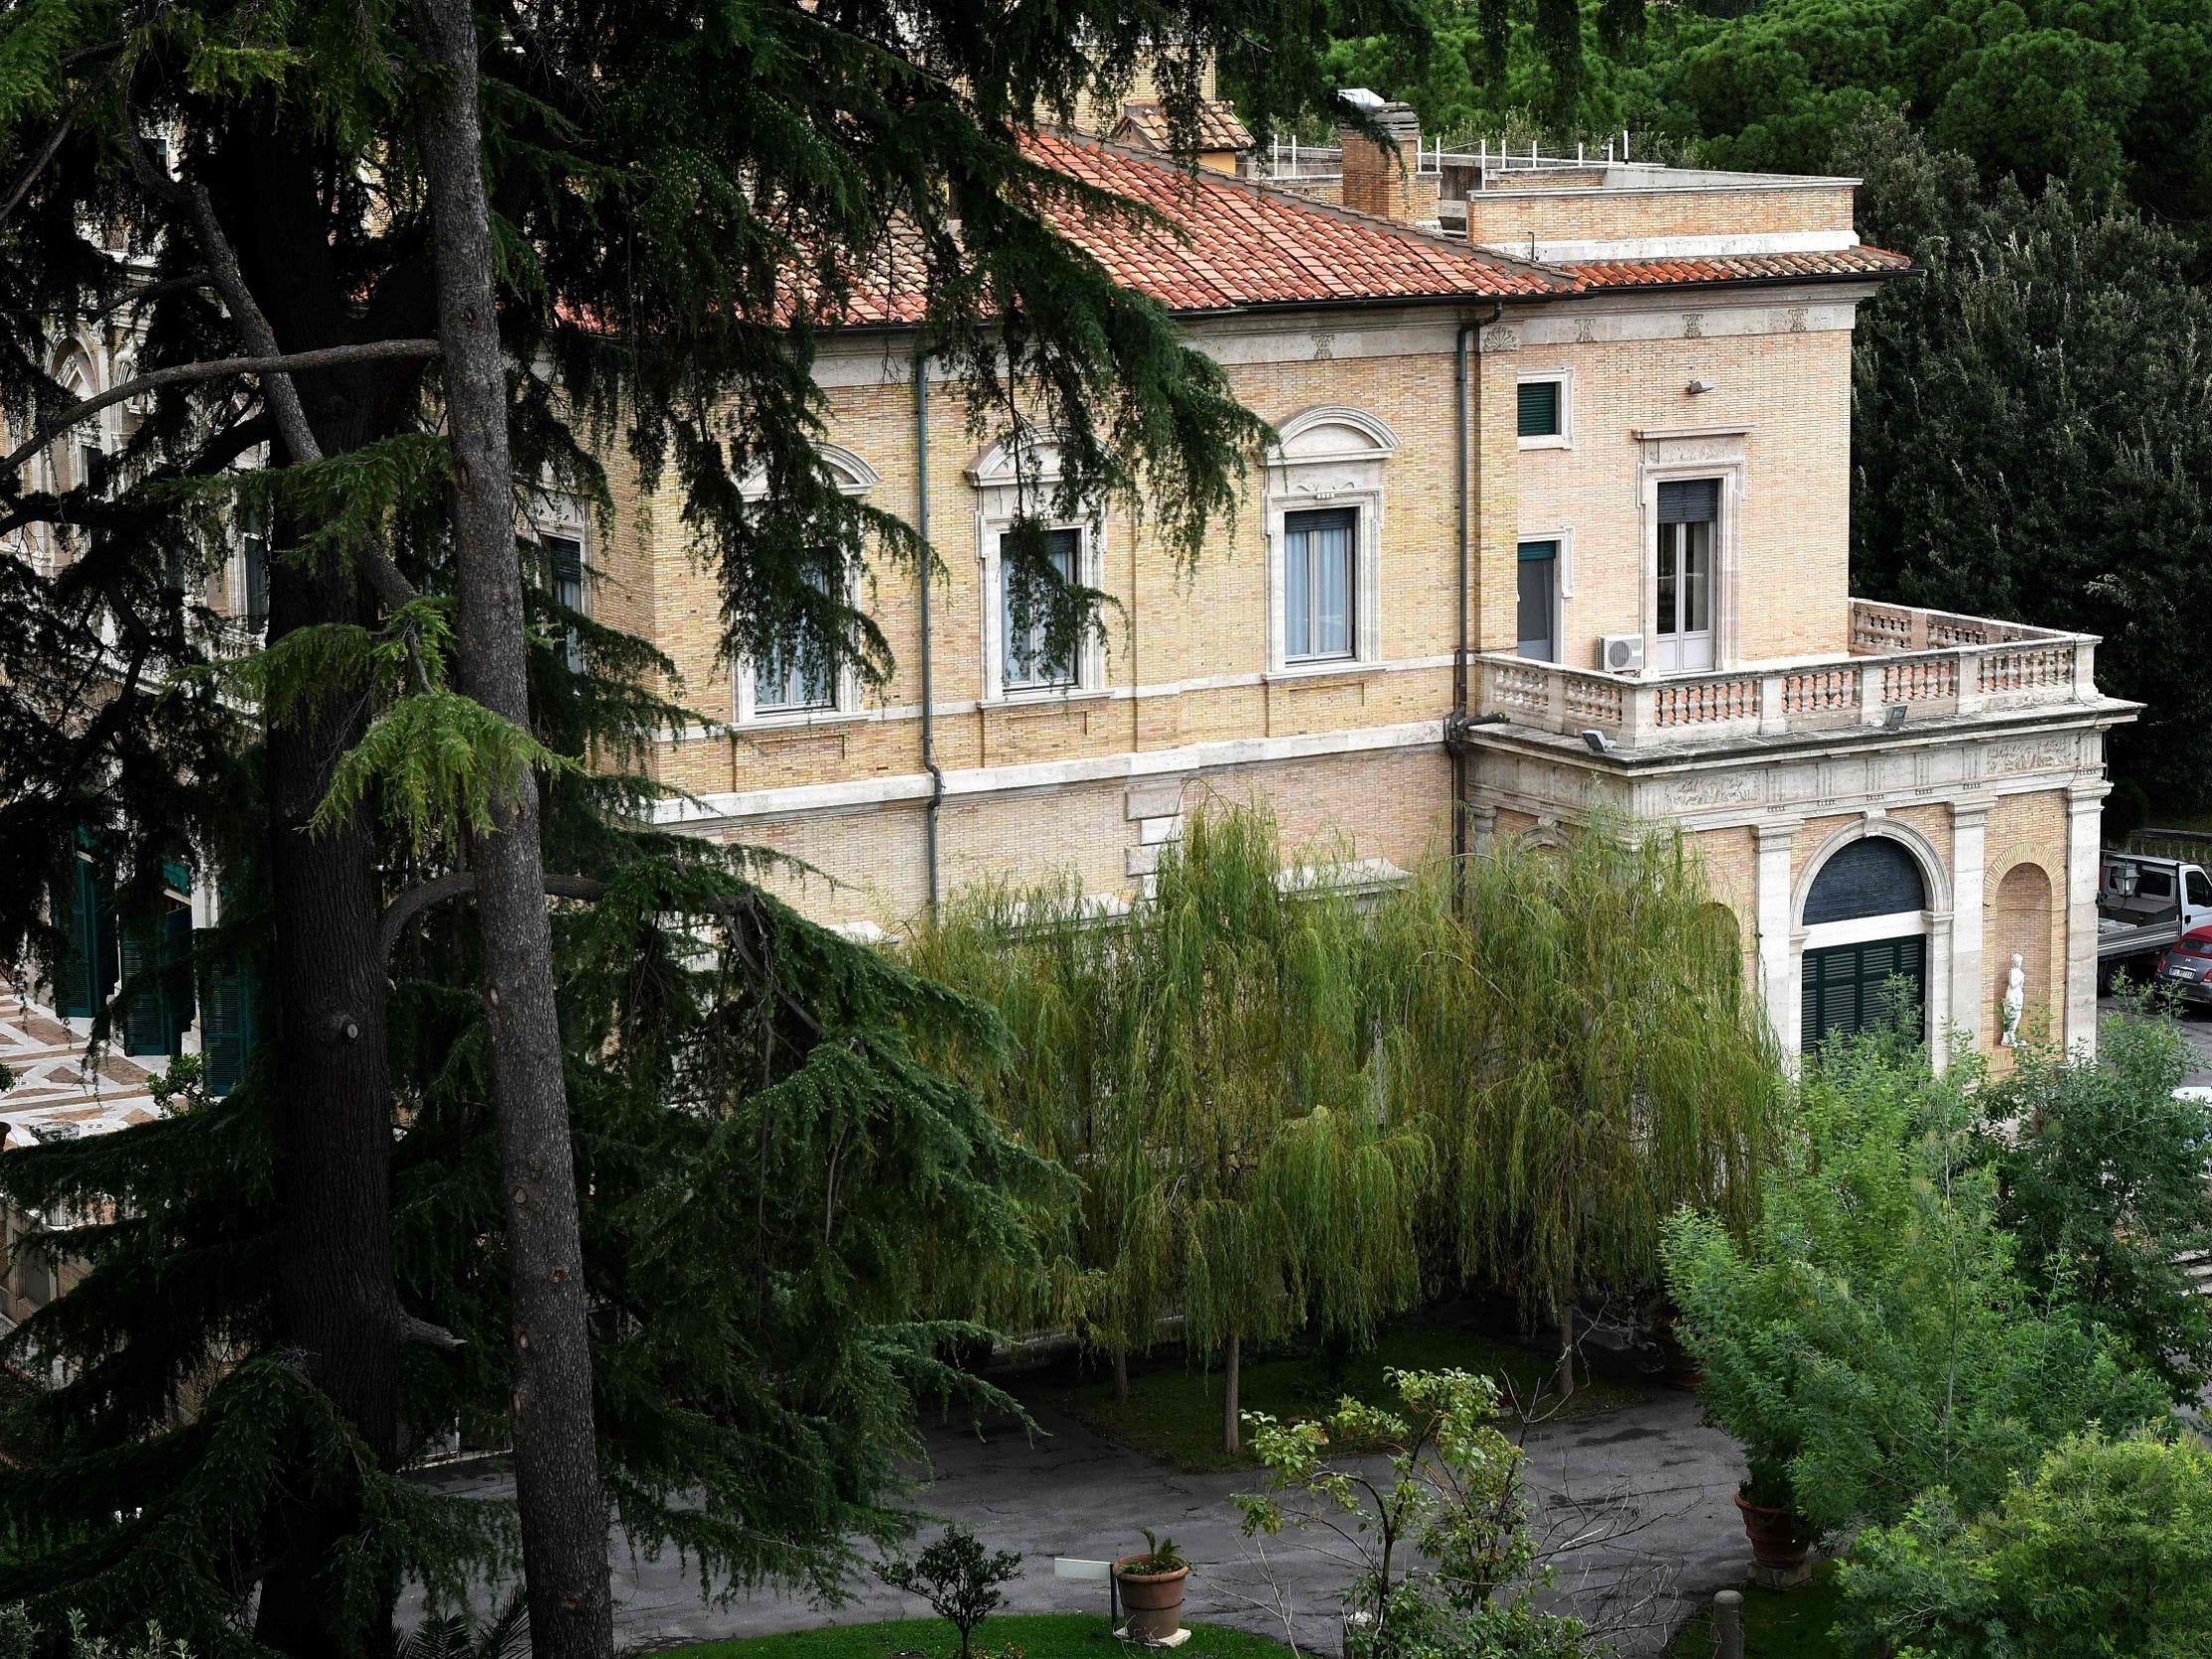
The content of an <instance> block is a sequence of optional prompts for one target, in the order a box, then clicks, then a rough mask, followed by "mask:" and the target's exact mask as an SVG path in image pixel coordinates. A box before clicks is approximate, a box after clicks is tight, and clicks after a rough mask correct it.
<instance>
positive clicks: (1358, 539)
mask: <svg viewBox="0 0 2212 1659" xmlns="http://www.w3.org/2000/svg"><path fill="white" fill-rule="evenodd" d="M1322 514H1328V515H1332V516H1334V515H1340V514H1341V515H1348V516H1349V517H1350V518H1351V520H1352V521H1351V524H1350V526H1349V527H1350V529H1351V532H1352V533H1351V535H1350V536H1349V538H1348V542H1349V544H1348V545H1347V546H1346V548H1345V557H1346V559H1347V560H1348V561H1349V563H1350V564H1351V569H1350V570H1348V571H1347V572H1346V576H1347V580H1346V582H1345V595H1344V602H1345V605H1346V607H1347V608H1348V609H1349V610H1350V611H1351V613H1352V614H1351V615H1350V616H1349V617H1348V618H1347V619H1346V621H1347V624H1348V625H1347V627H1346V628H1345V630H1344V649H1343V650H1342V651H1301V652H1299V653H1297V654H1296V655H1292V653H1291V649H1290V647H1291V643H1292V642H1291V638H1290V537H1291V536H1292V535H1294V534H1295V533H1297V532H1296V530H1295V529H1294V528H1293V527H1292V520H1293V519H1298V518H1308V517H1312V516H1318V515H1322ZM1365 522H1366V515H1365V514H1364V513H1362V512H1361V511H1360V509H1359V508H1358V507H1357V506H1350V505H1344V504H1339V503H1330V504H1329V505H1327V506H1323V505H1321V504H1320V503H1318V502H1317V503H1314V504H1313V505H1311V506H1308V507H1286V508H1284V510H1283V516H1282V542H1281V554H1280V559H1279V562H1280V563H1281V566H1282V600H1283V605H1282V636H1283V640H1282V655H1283V667H1284V668H1285V669H1288V670H1291V671H1294V672H1295V671H1298V670H1305V669H1323V668H1335V667H1340V666H1342V665H1343V664H1345V663H1356V662H1358V661H1359V660H1360V624H1361V622H1362V621H1364V620H1365V616H1364V612H1365V610H1366V603H1365V600H1364V598H1363V596H1362V593H1361V582H1360V572H1361V569H1362V567H1363V566H1364V565H1365V564H1366V563H1367V559H1366V555H1365V552H1364V550H1363V548H1362V546H1361V543H1362V541H1363V540H1364V539H1365V536H1366V529H1365ZM1309 556H1310V555H1309ZM1311 580H1312V576H1311V570H1310V567H1309V570H1308V576H1307V581H1308V585H1309V586H1310V585H1311ZM1313 626H1314V616H1313V606H1312V603H1311V601H1310V599H1309V601H1308V603H1307V607H1306V627H1307V630H1308V632H1309V633H1310V632H1311V631H1312V629H1313Z"/></svg>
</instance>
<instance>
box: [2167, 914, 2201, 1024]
mask: <svg viewBox="0 0 2212 1659" xmlns="http://www.w3.org/2000/svg"><path fill="white" fill-rule="evenodd" d="M2158 985H2159V988H2160V989H2162V990H2164V991H2165V992H2166V993H2167V994H2168V995H2169V996H2171V997H2173V998H2174V999H2175V1000H2176V1001H2179V1002H2188V1003H2195V1004H2198V1005H2200V1006H2203V1007H2212V928H2192V929H2190V930H2189V931H2188V932H2187V933H2183V934H2182V935H2181V936H2180V937H2179V938H2178V939H2176V940H2174V942H2173V943H2172V944H2170V945H2168V946H2167V947H2166V952H2165V954H2164V955H2162V956H2160V957H2159V958H2158Z"/></svg>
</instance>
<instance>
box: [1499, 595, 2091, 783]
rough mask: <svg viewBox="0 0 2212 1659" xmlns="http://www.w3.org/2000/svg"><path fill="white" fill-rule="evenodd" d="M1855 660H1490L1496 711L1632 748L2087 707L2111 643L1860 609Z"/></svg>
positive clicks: (1870, 604) (1947, 616) (1891, 609)
mask: <svg viewBox="0 0 2212 1659" xmlns="http://www.w3.org/2000/svg"><path fill="white" fill-rule="evenodd" d="M1850 638H1851V654H1850V655H1849V656H1843V657H1834V658H1830V659H1827V660H1825V661H1819V662H1810V663H1791V664H1785V665H1779V666H1776V667H1773V668H1765V667H1760V666H1758V665H1752V666H1750V667H1746V668H1739V669H1727V670H1718V671H1713V672H1708V673H1702V674H1681V675H1670V676H1668V677H1666V678H1665V679H1639V678H1636V677H1634V676H1630V675H1620V674H1603V673H1598V672H1595V671H1592V670H1588V669H1575V668H1562V667H1560V666H1558V665H1557V664H1553V663H1534V662H1527V661H1524V660H1523V659H1521V658H1518V657H1506V656H1498V655H1485V656H1484V657H1482V658H1481V659H1480V663H1481V668H1482V678H1481V688H1482V689H1481V696H1482V712H1483V713H1485V714H1497V715H1503V716H1505V717H1506V718H1507V720H1508V721H1510V722H1512V723H1514V724H1516V725H1520V726H1534V727H1536V728H1537V729H1539V730H1543V731H1555V732H1559V733H1561V734H1563V735H1568V736H1572V735H1575V734H1577V733H1579V732H1584V731H1591V730H1596V731H1599V732H1602V733H1604V734H1605V736H1606V737H1607V738H1608V739H1610V740H1611V741H1613V742H1616V743H1618V744H1620V745H1621V746H1622V747H1624V748H1640V747H1644V746H1647V745H1650V744H1669V743H1696V742H1710V741H1714V740H1719V739H1727V738H1735V737H1751V736H1778V735H1782V734H1785V733H1788V732H1793V731H1820V730H1832V729H1837V728H1841V727H1850V726H1882V725H1885V724H1888V723H1890V722H1892V721H1907V720H1912V719H1915V718H1923V719H1924V718H1929V717H1933V716H1939V715H1973V714H1980V713H1984V712H1988V711H1994V710H2006V709H2026V708H2036V707H2041V706H2045V705H2054V704H2064V703H2087V702H2091V701H2094V700H2095V699H2096V697H2097V695H2098V693H2097V682H2096V656H2097V640H2096V639H2095V637H2094V636H2092V635H2088V634H2068V633H2059V632H2056V631H2054V630H2051V629H2047V628H2030V627H2026V626H2024V625H2022V624H2020V623H2016V622H1998V621H1992V620H1990V619H1989V618H1986V617H1977V616H1960V615H1956V614H1954V613H1952V612H1949V611H1927V610H1918V609H1915V608H1913V607H1911V606H1906V605H1885V604H1878V603H1876V602H1874V601H1873V600H1868V599H1854V600H1852V601H1851V634H1850Z"/></svg>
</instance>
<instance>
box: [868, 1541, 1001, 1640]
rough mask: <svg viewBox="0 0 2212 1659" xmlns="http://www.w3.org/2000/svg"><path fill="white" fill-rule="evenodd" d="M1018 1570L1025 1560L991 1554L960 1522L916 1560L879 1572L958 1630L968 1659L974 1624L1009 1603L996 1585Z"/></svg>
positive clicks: (997, 1552) (894, 1586) (896, 1562)
mask: <svg viewBox="0 0 2212 1659" xmlns="http://www.w3.org/2000/svg"><path fill="white" fill-rule="evenodd" d="M1020 1570H1021V1557H1020V1556H1019V1555H1016V1554H1014V1552H1012V1551H1011V1550H999V1551H996V1552H987V1551H986V1550H985V1549H984V1547H983V1545H982V1544H981V1543H979V1542H978V1541H977V1538H976V1535H975V1534H974V1533H972V1532H970V1531H969V1530H968V1529H967V1528H966V1527H963V1526H960V1525H958V1524H955V1525H953V1526H950V1527H947V1528H946V1529H945V1534H944V1536H943V1537H942V1538H940V1539H939V1540H938V1541H937V1542H936V1543H935V1544H933V1545H931V1546H930V1547H929V1548H928V1549H927V1550H924V1551H923V1552H922V1553H921V1554H920V1555H917V1556H915V1557H914V1558H913V1559H912V1560H905V1559H900V1560H895V1561H892V1562H890V1563H889V1564H887V1565H885V1566H884V1567H883V1568H881V1572H882V1575H883V1581H884V1582H885V1583H887V1584H889V1585H891V1586H892V1587H893V1588H894V1589H902V1590H905V1591H907V1592H908V1593H909V1594H910V1595H918V1596H920V1597H922V1598H923V1599H924V1600H925V1601H927V1602H928V1603H929V1604H930V1606H931V1607H932V1608H934V1609H935V1610H936V1612H937V1615H938V1617H940V1618H942V1619H944V1620H946V1621H947V1622H948V1623H950V1624H951V1625H952V1627H953V1628H954V1629H955V1630H957V1631H959V1632H960V1659H970V1654H969V1645H970V1642H971V1640H972V1638H973V1637H974V1635H975V1633H976V1626H977V1625H979V1624H981V1623H983V1621H984V1620H985V1619H986V1618H988V1617H990V1616H991V1614H993V1613H994V1612H996V1611H997V1610H998V1608H999V1606H1000V1605H1001V1604H1002V1603H1003V1602H1004V1601H1005V1599H1006V1598H1005V1597H1004V1596H1003V1595H1001V1594H999V1592H998V1586H999V1585H1000V1584H1002V1583H1004V1582H1005V1581H1006V1580H1007V1579H1008V1578H1011V1577H1012V1576H1013V1575H1014V1574H1015V1573H1016V1572H1018V1571H1020Z"/></svg>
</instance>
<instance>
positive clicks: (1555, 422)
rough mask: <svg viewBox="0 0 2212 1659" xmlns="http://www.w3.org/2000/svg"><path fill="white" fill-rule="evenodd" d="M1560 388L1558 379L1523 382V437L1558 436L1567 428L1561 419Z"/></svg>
mask: <svg viewBox="0 0 2212 1659" xmlns="http://www.w3.org/2000/svg"><path fill="white" fill-rule="evenodd" d="M1560 389H1561V388H1560V383H1559V382H1558V381H1557V380H1523V381H1522V382H1521V436H1522V437H1524V438H1557V437H1559V436H1560V435H1561V434H1562V433H1563V432H1564V431H1565V430H1566V428H1565V427H1564V425H1563V424H1562V423H1561V420H1560V415H1561V410H1560V406H1559V394H1560Z"/></svg>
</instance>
